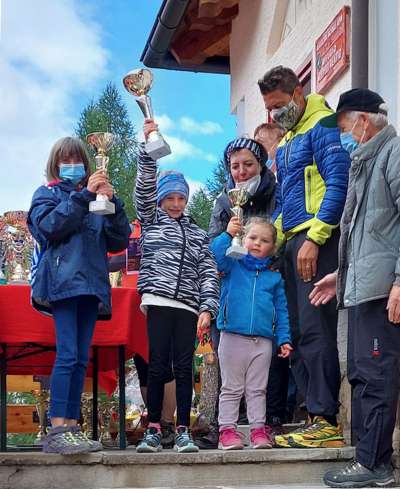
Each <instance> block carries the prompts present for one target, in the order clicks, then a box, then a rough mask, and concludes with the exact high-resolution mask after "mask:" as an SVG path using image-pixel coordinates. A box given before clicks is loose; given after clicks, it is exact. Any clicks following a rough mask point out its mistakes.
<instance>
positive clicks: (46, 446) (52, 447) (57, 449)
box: [42, 426, 90, 455]
mask: <svg viewBox="0 0 400 489" xmlns="http://www.w3.org/2000/svg"><path fill="white" fill-rule="evenodd" d="M42 448H43V452H45V453H60V454H61V455H75V454H77V453H88V452H90V446H89V443H87V442H86V441H82V440H79V439H78V438H76V437H75V436H74V434H73V433H72V432H71V428H70V427H69V426H57V427H56V428H51V429H50V431H49V432H48V434H47V436H46V437H45V438H44V440H43V447H42Z"/></svg>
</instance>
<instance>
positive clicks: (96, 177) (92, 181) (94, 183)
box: [87, 170, 109, 194]
mask: <svg viewBox="0 0 400 489" xmlns="http://www.w3.org/2000/svg"><path fill="white" fill-rule="evenodd" d="M107 183H108V184H109V182H108V178H107V175H106V174H105V173H104V171H103V170H97V171H95V172H94V173H93V174H92V175H90V177H89V180H88V183H87V189H88V190H89V192H93V193H94V194H97V193H98V189H99V187H101V186H103V185H106V184H107Z"/></svg>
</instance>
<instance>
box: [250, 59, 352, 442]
mask: <svg viewBox="0 0 400 489" xmlns="http://www.w3.org/2000/svg"><path fill="white" fill-rule="evenodd" d="M258 84H259V87H260V91H261V94H262V96H263V99H264V103H265V107H266V109H267V110H268V111H269V113H270V114H271V116H272V118H273V119H274V121H275V122H276V123H278V124H279V125H280V126H281V127H282V128H284V129H285V130H286V131H287V133H286V135H285V137H284V138H283V139H282V141H281V142H280V144H279V146H278V150H277V154H276V164H277V180H278V182H277V189H276V208H275V212H274V220H275V225H276V227H277V229H278V234H279V239H280V242H281V243H282V242H283V241H285V240H287V244H286V250H285V272H286V283H287V294H288V306H289V315H290V322H291V328H292V335H293V339H294V345H295V352H296V353H295V355H294V358H293V362H292V364H293V373H294V375H295V379H296V383H297V385H298V388H299V389H300V391H301V393H302V394H303V395H304V398H305V402H306V407H307V410H308V414H309V419H308V422H307V423H306V426H305V428H304V430H301V431H300V432H296V433H295V434H289V435H282V436H278V437H276V443H277V445H278V446H281V447H289V446H292V447H299V448H314V447H329V446H335V447H336V446H341V445H342V444H343V436H342V432H341V430H340V428H339V427H338V425H337V421H336V415H337V413H338V409H339V401H338V397H339V388H340V369H339V359H338V351H337V342H336V336H337V311H336V304H335V303H330V304H328V305H326V306H323V308H321V309H320V310H318V311H316V310H315V309H313V308H312V306H311V305H310V304H309V301H308V295H309V293H310V292H311V290H312V287H313V285H312V280H314V279H315V280H319V279H320V278H322V277H323V276H325V274H326V273H329V272H333V271H334V270H336V268H337V266H338V262H337V256H338V253H337V249H338V241H339V229H338V226H339V222H340V217H341V215H342V211H343V207H344V203H345V200H346V192H347V182H348V171H349V167H350V158H349V155H348V153H347V152H346V151H345V150H344V148H343V147H342V145H341V142H340V134H339V129H338V128H337V127H328V124H324V120H323V119H324V118H325V117H327V116H329V115H331V114H332V110H331V109H330V108H329V107H328V106H327V104H326V102H325V99H324V97H322V96H321V95H318V94H312V95H309V96H308V97H307V98H305V96H304V93H303V88H302V86H301V84H300V81H299V79H298V77H297V76H296V74H295V73H294V72H293V71H292V70H291V69H289V68H285V67H283V66H277V67H275V68H272V69H271V70H270V71H268V72H267V73H266V74H265V75H264V77H263V78H262V79H261V80H259V82H258ZM328 271H329V272H328Z"/></svg>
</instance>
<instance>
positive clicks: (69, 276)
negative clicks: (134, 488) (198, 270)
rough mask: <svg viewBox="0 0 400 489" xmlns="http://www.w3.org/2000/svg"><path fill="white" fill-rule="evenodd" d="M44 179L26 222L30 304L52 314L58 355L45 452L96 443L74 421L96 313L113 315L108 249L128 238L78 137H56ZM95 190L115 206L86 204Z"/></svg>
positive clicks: (120, 207)
mask: <svg viewBox="0 0 400 489" xmlns="http://www.w3.org/2000/svg"><path fill="white" fill-rule="evenodd" d="M46 173H47V180H48V184H47V185H42V186H41V187H39V188H38V189H37V190H36V192H35V193H34V195H33V198H32V204H31V208H30V210H29V214H28V226H29V230H30V232H31V233H32V235H33V237H34V238H35V240H36V241H37V243H38V244H39V245H40V248H41V252H40V260H38V261H37V263H36V264H34V265H33V266H32V281H31V286H32V305H33V306H34V307H35V308H36V309H38V310H40V311H42V312H45V313H50V314H52V315H53V317H54V323H55V332H56V349H57V354H56V360H55V364H54V367H53V371H52V376H51V385H50V417H51V424H52V428H51V430H50V431H49V434H48V435H47V437H46V439H45V440H44V443H43V450H44V451H45V452H48V453H61V454H72V453H82V452H88V451H95V450H99V449H101V448H102V447H101V444H100V443H99V442H95V441H93V440H89V439H88V438H87V437H86V435H85V434H84V433H82V432H81V431H80V430H79V428H78V427H77V422H78V419H79V418H80V400H81V394H82V390H83V384H84V380H85V374H86V367H87V364H88V360H89V349H90V344H91V341H92V336H93V332H94V327H95V323H96V320H97V318H98V317H101V318H102V319H109V318H110V317H111V287H110V281H109V275H108V263H107V252H108V251H111V252H117V251H121V250H123V249H124V248H126V247H127V245H128V237H129V233H130V227H129V222H128V219H127V217H126V214H125V211H124V204H123V203H122V201H121V200H119V199H117V198H116V197H115V195H114V192H113V188H112V186H111V184H110V182H109V181H108V178H107V176H106V175H105V173H104V172H103V171H101V170H98V171H96V172H95V173H93V174H92V175H91V174H90V167H89V157H88V154H87V151H86V148H85V146H84V144H83V143H82V141H80V140H79V139H77V138H72V137H66V138H62V139H60V140H59V141H57V142H56V143H55V145H54V146H53V148H52V150H51V152H50V156H49V159H48V163H47V171H46ZM96 194H103V195H107V196H108V198H109V199H110V200H111V201H112V202H114V204H115V214H112V215H107V216H100V215H95V214H93V213H91V212H89V203H90V202H91V201H92V200H95V199H96Z"/></svg>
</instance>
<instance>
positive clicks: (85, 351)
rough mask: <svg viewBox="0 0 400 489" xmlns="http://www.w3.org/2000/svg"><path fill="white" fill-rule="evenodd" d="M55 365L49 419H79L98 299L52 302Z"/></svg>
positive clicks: (87, 296) (85, 298) (73, 299)
mask: <svg viewBox="0 0 400 489" xmlns="http://www.w3.org/2000/svg"><path fill="white" fill-rule="evenodd" d="M51 306H52V309H53V317H54V321H55V328H56V347H57V354H56V361H55V363H54V367H53V371H52V374H51V381H50V416H51V417H52V418H56V417H57V418H58V417H60V418H68V419H79V417H80V401H81V394H82V390H83V384H84V381H85V375H86V367H87V364H88V361H89V350H90V344H91V342H92V337H93V332H94V327H95V324H96V319H97V309H98V299H97V297H96V296H92V295H84V296H78V297H72V298H69V299H64V300H60V301H55V302H52V304H51Z"/></svg>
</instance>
